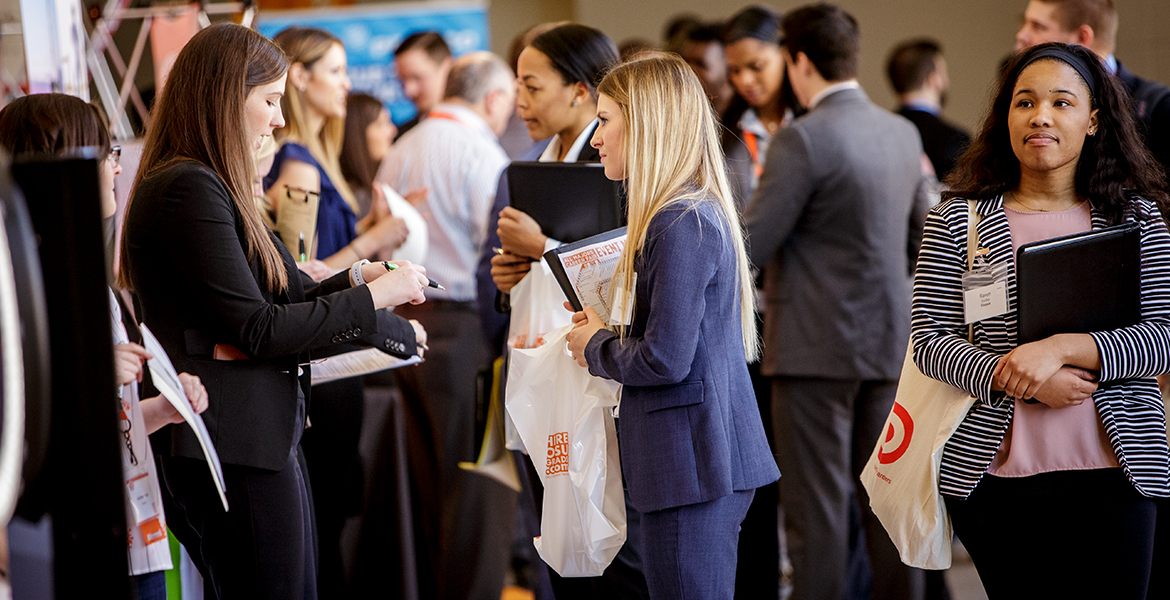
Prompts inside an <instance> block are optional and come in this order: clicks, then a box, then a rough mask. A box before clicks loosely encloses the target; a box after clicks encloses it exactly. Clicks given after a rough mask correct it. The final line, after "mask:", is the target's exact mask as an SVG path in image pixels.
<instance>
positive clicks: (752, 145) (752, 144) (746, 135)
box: [743, 131, 764, 177]
mask: <svg viewBox="0 0 1170 600" xmlns="http://www.w3.org/2000/svg"><path fill="white" fill-rule="evenodd" d="M743 142H744V143H745V144H747V147H748V153H749V154H751V155H752V168H753V170H754V172H755V174H756V177H759V176H760V175H763V174H764V165H762V164H760V145H759V142H758V141H757V140H756V134H754V133H752V132H750V131H745V132H743Z"/></svg>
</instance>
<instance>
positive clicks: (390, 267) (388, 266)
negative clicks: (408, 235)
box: [382, 260, 447, 290]
mask: <svg viewBox="0 0 1170 600" xmlns="http://www.w3.org/2000/svg"><path fill="white" fill-rule="evenodd" d="M382 266H383V267H386V270H387V271H397V270H398V265H396V264H394V263H392V262H390V261H388V260H384V261H382ZM427 286H429V287H433V288H435V289H436V290H446V289H447V288H445V287H443V286H441V285H439V284H438V283H435V280H434V279H431V278H430V277H427Z"/></svg>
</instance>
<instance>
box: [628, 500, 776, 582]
mask: <svg viewBox="0 0 1170 600" xmlns="http://www.w3.org/2000/svg"><path fill="white" fill-rule="evenodd" d="M754 495H755V490H747V491H743V492H735V493H733V494H730V495H727V496H724V497H722V498H717V499H715V500H711V501H710V502H702V503H699V504H688V505H686V506H679V507H677V508H668V509H665V510H656V511H653V512H646V513H641V521H642V522H641V525H642V544H643V547H642V549H643V552H642V568H643V569H644V572H645V575H646V584H647V586H648V587H649V588H650V598H651V599H652V600H659V599H661V600H699V599H713V600H714V599H719V600H723V599H727V598H732V597H734V596H735V564H736V554H737V550H738V547H739V525H740V523H742V522H743V518H744V516H746V515H747V511H748V507H749V506H751V503H752V496H754Z"/></svg>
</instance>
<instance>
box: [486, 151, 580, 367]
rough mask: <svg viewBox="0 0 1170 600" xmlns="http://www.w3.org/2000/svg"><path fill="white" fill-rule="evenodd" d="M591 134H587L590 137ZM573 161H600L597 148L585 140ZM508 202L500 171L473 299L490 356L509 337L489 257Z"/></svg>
mask: <svg viewBox="0 0 1170 600" xmlns="http://www.w3.org/2000/svg"><path fill="white" fill-rule="evenodd" d="M592 135H593V134H592V133H590V136H592ZM551 142H552V138H548V139H546V140H543V141H540V142H536V145H534V146H533V147H532V148H530V149H529V150H528V151H527V152H525V153H524V154H522V155H520V157H519V158H517V159H516V161H517V162H534V161H536V160H537V159H539V158H540V155H541V154H544V149H545V148H548V145H549V143H551ZM576 162H591V163H595V162H601V154H599V153H598V152H597V148H594V147H593V146H590V145H589V143H588V142H586V144H585V146H584V147H582V148H581V153H580V154H578V155H577V161H576ZM510 203H511V194H510V190H509V189H508V178H507V173H506V172H505V173H500V184H499V187H497V188H496V199H495V202H494V203H493V204H492V214H491V215H489V216H488V228H487V238H486V239H485V240H484V243H483V249H482V250H481V251H480V254H479V265H478V266H477V267H476V271H475V285H476V298H477V303H478V307H477V309H478V311H479V323H480V328H481V329H482V331H483V338H484V339H485V340H487V343H488V345H489V346H490V349H491V353H492V356H499V355H500V352H501V351H502V350H503V348H504V342H506V341H507V339H506V338H507V336H508V322H509V319H508V310H509V307H508V295H507V294H503V293H501V292H500V290H499V289H498V288H496V282H494V281H492V257H493V256H495V255H496V253H495V251H493V250H492V248H499V247H500V234H499V232H498V231H497V227H498V225H499V222H500V211H502V210H504V207H505V206H508V205H509V204H510Z"/></svg>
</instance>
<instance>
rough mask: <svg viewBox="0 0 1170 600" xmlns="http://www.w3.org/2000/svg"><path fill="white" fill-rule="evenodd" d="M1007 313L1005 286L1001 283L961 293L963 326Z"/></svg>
mask: <svg viewBox="0 0 1170 600" xmlns="http://www.w3.org/2000/svg"><path fill="white" fill-rule="evenodd" d="M1007 311H1008V305H1007V284H1006V283H1004V282H1002V281H999V282H996V283H993V284H991V285H985V286H981V287H977V288H973V289H970V290H966V291H965V292H963V316H964V317H965V318H964V320H963V324H964V325H969V324H971V323H974V322H976V321H982V320H983V319H987V318H991V317H995V316H998V315H1002V314H1003V313H1005V312H1007Z"/></svg>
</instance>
